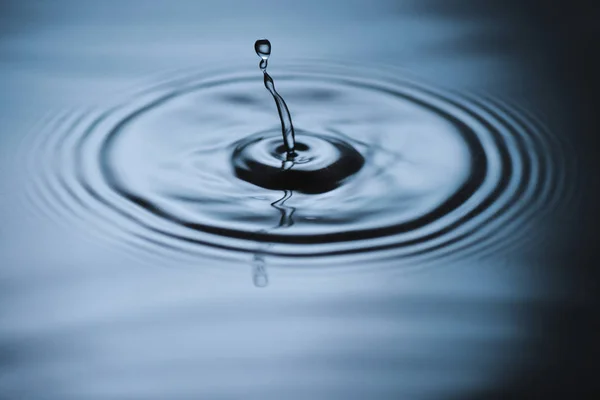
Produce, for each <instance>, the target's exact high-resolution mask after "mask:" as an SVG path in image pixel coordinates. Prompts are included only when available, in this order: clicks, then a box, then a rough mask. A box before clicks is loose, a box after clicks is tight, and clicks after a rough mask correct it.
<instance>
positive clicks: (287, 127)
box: [254, 39, 296, 160]
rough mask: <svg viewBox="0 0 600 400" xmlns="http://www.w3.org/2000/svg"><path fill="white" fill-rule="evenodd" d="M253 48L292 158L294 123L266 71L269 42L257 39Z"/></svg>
mask: <svg viewBox="0 0 600 400" xmlns="http://www.w3.org/2000/svg"><path fill="white" fill-rule="evenodd" d="M254 50H255V51H256V54H258V56H259V57H260V64H259V67H260V69H261V70H262V72H263V74H264V78H265V87H266V88H267V90H268V91H269V92H270V93H271V95H272V96H273V99H274V100H275V104H276V105H277V112H278V113H279V119H280V121H281V134H282V135H283V143H284V144H285V149H286V151H287V157H288V159H289V160H293V159H294V157H295V156H296V152H295V150H296V137H295V134H294V125H293V124H292V116H291V115H290V110H289V109H288V107H287V104H285V101H284V100H283V97H281V96H280V95H279V93H277V90H275V83H274V82H273V78H271V76H270V75H269V74H268V73H267V64H268V60H269V56H270V55H271V42H269V41H268V40H267V39H259V40H257V41H256V42H255V43H254Z"/></svg>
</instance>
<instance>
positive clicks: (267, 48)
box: [254, 39, 271, 60]
mask: <svg viewBox="0 0 600 400" xmlns="http://www.w3.org/2000/svg"><path fill="white" fill-rule="evenodd" d="M254 50H256V54H258V56H259V57H260V58H262V59H263V60H268V59H269V56H270V55H271V42H269V41H268V40H267V39H259V40H257V41H256V42H255V43H254Z"/></svg>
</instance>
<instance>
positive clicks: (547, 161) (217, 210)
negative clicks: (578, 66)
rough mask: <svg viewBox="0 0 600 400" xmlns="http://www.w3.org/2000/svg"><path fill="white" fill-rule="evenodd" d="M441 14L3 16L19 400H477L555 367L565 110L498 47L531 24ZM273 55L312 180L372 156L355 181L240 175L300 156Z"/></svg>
mask: <svg viewBox="0 0 600 400" xmlns="http://www.w3.org/2000/svg"><path fill="white" fill-rule="evenodd" d="M426 3H427V4H428V5H429V7H424V6H423V4H424V3H423V2H420V1H419V2H417V1H405V2H387V1H376V2H358V1H349V2H337V1H323V0H321V1H318V2H316V1H306V2H296V3H286V2H274V1H261V2H252V4H250V2H243V1H231V0H229V1H221V2H218V1H206V2H193V1H181V2H178V3H177V4H176V5H175V4H172V3H170V2H166V1H165V2H159V1H152V2H142V1H137V0H136V1H129V2H126V3H125V4H117V3H114V4H113V3H110V4H107V3H95V4H92V3H89V2H86V3H82V2H78V1H66V0H63V1H60V2H53V3H52V4H50V3H42V2H39V3H38V2H33V3H31V4H28V5H22V4H18V3H16V2H14V3H10V4H8V5H6V6H1V7H4V8H5V10H4V13H3V15H2V16H0V21H2V22H3V23H4V22H5V24H3V26H4V28H3V29H2V31H0V54H2V56H0V87H1V88H2V90H1V91H0V102H1V104H2V107H0V117H1V118H0V119H1V121H2V135H1V136H0V155H1V157H0V204H1V208H0V217H1V218H2V226H1V227H0V254H1V255H0V265H1V266H2V269H1V271H2V272H1V275H0V293H1V294H0V299H1V302H0V316H1V323H0V354H1V356H0V357H1V359H0V360H1V361H0V398H7V399H16V398H24V399H61V400H66V399H126V398H127V399H129V398H131V399H166V398H168V399H259V398H260V399H307V398H311V399H367V398H369V399H455V398H458V399H460V398H469V396H471V395H474V394H477V393H484V392H486V391H492V390H493V389H494V388H501V387H504V386H508V385H511V383H512V382H515V381H517V380H519V379H521V378H522V377H523V376H528V374H532V373H533V372H532V371H539V370H540V369H542V368H543V365H544V362H545V361H544V360H545V350H544V348H543V346H540V345H539V343H540V332H541V331H540V318H542V317H541V315H545V312H546V311H545V310H546V309H547V308H549V307H550V305H552V304H554V302H555V301H556V297H555V296H556V293H557V292H559V291H560V289H561V282H560V281H558V280H557V279H555V276H554V275H553V274H552V273H551V272H550V271H551V270H550V269H549V268H548V260H549V259H550V258H551V257H552V256H553V255H555V254H560V251H561V249H562V247H561V246H565V242H566V241H565V240H563V239H564V236H563V235H568V234H569V232H570V229H572V228H571V227H570V225H569V224H566V223H565V221H568V220H569V215H570V212H571V211H570V210H572V209H573V208H574V207H575V204H577V196H576V190H575V189H576V183H577V181H576V174H575V172H576V171H575V168H574V162H573V159H572V157H573V156H572V153H571V152H572V148H571V145H570V143H569V140H568V138H567V137H566V134H565V131H564V130H562V129H563V128H561V126H563V125H561V122H562V119H561V116H560V114H557V113H556V110H557V109H559V107H558V104H559V103H560V102H556V103H553V102H552V101H548V96H546V93H545V92H544V90H543V89H541V88H544V87H545V86H544V85H545V82H546V80H545V79H546V77H545V76H544V74H543V73H542V72H540V71H537V70H535V69H534V68H532V64H531V63H530V62H528V60H527V59H526V58H523V57H521V56H522V51H523V50H522V48H521V47H519V45H517V44H515V45H514V46H503V45H495V44H494V43H504V44H506V43H509V44H510V43H517V42H518V41H519V40H520V38H522V37H523V35H526V34H527V32H526V31H523V30H522V29H517V28H518V26H513V25H511V22H510V21H511V20H510V19H507V17H506V14H502V13H492V12H490V13H481V14H480V13H476V12H475V13H472V12H467V11H465V10H464V9H463V8H462V6H461V4H462V3H461V2H456V3H452V4H453V5H450V6H448V5H443V4H442V3H441V2H439V3H438V2H436V1H429V2H426ZM444 4H446V3H444ZM260 37H268V38H269V39H270V40H271V41H272V42H273V46H274V49H273V52H272V54H271V59H270V60H269V72H270V74H271V75H272V76H273V78H274V79H275V81H276V83H277V88H278V91H279V92H280V93H281V94H282V96H283V97H284V98H285V99H286V102H287V103H288V106H289V107H290V111H291V113H292V115H293V118H294V127H295V128H296V140H297V143H301V144H302V146H305V147H306V149H307V150H306V152H307V154H308V155H307V157H308V158H307V160H308V161H307V163H308V164H307V165H309V167H310V168H312V166H314V165H317V167H318V166H319V165H321V164H319V163H323V165H326V166H327V165H328V163H329V162H330V160H332V159H336V157H338V156H339V154H340V153H343V152H344V151H345V150H343V149H345V147H340V146H342V145H339V146H337V145H335V143H343V146H346V145H347V144H349V145H351V146H352V148H353V149H356V151H357V152H359V153H360V156H359V157H364V160H365V161H364V165H362V164H360V165H359V166H358V168H357V170H356V171H353V173H352V176H350V177H349V178H348V179H346V177H344V179H341V178H340V179H337V177H336V179H334V181H335V182H336V185H334V186H331V187H330V186H322V187H320V189H319V190H317V191H316V192H315V193H310V190H308V193H307V191H306V190H289V189H290V188H288V187H277V189H280V190H267V189H264V186H265V185H266V184H265V185H253V184H252V183H249V182H248V181H253V179H254V178H252V179H238V177H236V174H235V171H234V167H233V165H235V160H236V159H237V158H235V156H234V160H233V162H232V154H235V151H236V149H240V148H241V149H246V148H247V143H248V141H249V140H250V141H251V143H254V142H252V141H253V140H255V139H254V138H256V140H257V142H256V143H258V144H256V145H255V146H256V147H254V148H251V152H250V153H249V154H250V155H249V156H248V158H246V159H245V160H246V161H247V160H248V159H250V160H254V159H255V160H259V161H260V162H261V163H264V164H265V165H269V163H270V162H272V163H274V164H273V165H277V166H279V164H278V163H281V162H285V159H283V160H276V159H275V158H273V154H271V153H269V151H270V150H271V149H272V148H275V147H273V146H274V145H273V146H272V144H273V143H275V142H274V141H275V140H278V141H281V129H280V127H279V125H278V124H279V121H278V117H277V113H276V110H275V108H274V107H273V104H272V99H271V98H270V95H269V94H268V93H267V92H266V91H265V89H264V87H262V85H263V80H262V76H260V75H261V74H260V71H259V70H257V68H256V63H257V58H256V55H255V54H254V51H253V48H252V45H253V43H254V41H255V40H256V39H257V38H260ZM473 92H475V93H476V94H472V93H473ZM271 142H273V143H271ZM261 143H262V144H261ZM279 143H280V144H282V143H283V142H282V141H281V142H279ZM312 143H317V145H316V146H314V145H312ZM323 143H328V144H329V146H330V147H327V146H326V145H323ZM331 143H333V145H332V144H331ZM311 145H312V147H311ZM303 148H304V147H303ZM316 148H318V151H317V150H315V149H316ZM340 149H342V150H340ZM300 161H301V160H300V159H299V160H296V162H297V164H298V166H297V170H300V171H302V168H304V167H302V164H301V162H300ZM353 165H355V164H353ZM306 168H308V167H306ZM328 182H329V181H328ZM269 184H270V183H269ZM278 184H279V183H278ZM261 186H263V187H261ZM309 186H310V187H314V182H313V181H312V180H310V184H309ZM306 187H308V186H303V188H306ZM321 189H322V190H321Z"/></svg>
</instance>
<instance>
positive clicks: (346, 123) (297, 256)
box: [27, 65, 571, 263]
mask: <svg viewBox="0 0 600 400" xmlns="http://www.w3.org/2000/svg"><path fill="white" fill-rule="evenodd" d="M278 70H279V71H282V72H283V73H282V74H278V76H277V77H276V78H277V82H278V87H279V90H280V92H281V93H282V95H284V96H285V99H286V101H287V102H288V104H289V105H290V109H291V110H292V112H293V114H294V122H295V126H296V127H297V132H296V139H297V142H298V143H299V144H298V146H299V147H298V148H299V149H300V151H304V153H305V154H304V156H303V157H304V158H302V157H301V158H299V159H298V160H297V163H296V164H297V165H294V166H293V167H292V171H295V172H294V173H299V174H301V176H302V179H305V180H304V181H303V182H304V183H303V184H302V185H303V186H302V185H301V186H300V187H289V186H287V185H288V183H287V182H288V181H287V180H286V179H282V178H281V177H278V175H277V173H278V171H280V170H281V168H282V165H283V164H282V163H285V159H284V158H281V157H283V156H282V154H283V147H281V145H282V144H281V133H280V132H281V129H280V127H279V126H278V120H277V116H276V114H275V113H274V109H273V104H272V99H271V98H270V97H269V96H268V94H267V93H265V91H264V88H263V87H262V80H261V79H260V77H257V74H256V73H255V71H254V69H253V68H248V72H247V73H236V72H232V73H223V74H196V75H194V74H190V75H186V76H183V77H177V78H169V79H165V80H163V81H161V82H159V83H156V84H154V85H153V86H151V87H150V88H149V89H145V90H143V91H140V92H137V93H136V94H135V95H134V96H132V98H130V99H126V100H125V101H123V102H122V103H121V104H117V105H115V106H114V107H113V108H110V109H107V110H98V111H93V112H85V113H70V114H64V115H57V116H56V117H55V118H54V120H53V121H51V122H49V123H48V124H47V125H45V127H44V129H43V130H42V131H41V132H37V133H36V134H35V142H34V143H33V144H32V145H31V144H30V145H29V146H28V150H27V151H28V154H27V159H28V162H29V166H28V168H29V171H30V173H31V175H32V180H31V181H32V185H31V188H32V190H33V191H32V192H31V193H30V196H29V198H30V199H31V201H33V202H35V203H36V205H37V206H38V207H40V208H41V209H42V210H45V211H50V210H51V211H52V213H51V214H52V215H55V216H58V217H60V219H61V220H65V218H64V217H65V216H72V217H76V219H79V220H80V221H82V222H83V223H84V224H85V226H86V227H87V228H89V227H90V226H92V227H94V228H97V230H98V231H99V232H101V233H102V235H103V236H104V237H107V238H112V239H115V240H116V241H117V242H118V243H120V244H121V245H123V246H125V247H126V248H127V249H130V250H136V251H137V250H141V251H143V252H145V253H153V254H156V255H159V256H164V257H170V258H171V257H186V258H187V257H192V259H193V258H195V257H199V256H211V257H218V258H226V259H229V258H240V257H242V258H245V259H247V258H248V255H249V254H252V253H255V252H257V251H258V250H259V251H260V252H261V254H262V255H269V256H272V257H280V258H283V259H285V260H288V261H289V260H301V262H303V263H305V262H306V260H307V258H311V259H313V260H315V259H322V260H327V263H332V262H333V261H335V260H341V261H343V262H347V260H360V261H364V260H380V259H388V258H394V259H397V260H407V261H410V262H416V261H418V260H426V259H428V260H431V259H439V258H440V257H450V256H452V257H463V256H467V255H474V254H482V253H484V252H486V251H490V249H492V248H495V247H497V246H507V245H511V243H512V242H514V241H517V240H518V239H519V238H520V237H522V236H523V235H525V234H527V229H524V228H527V227H528V226H530V225H531V221H532V218H534V217H536V216H541V215H543V214H544V213H543V211H544V210H546V211H547V210H552V209H553V207H555V206H556V205H557V204H558V203H559V201H560V200H561V199H564V198H565V197H566V196H568V194H569V187H568V186H569V185H567V184H566V175H567V173H568V171H569V170H570V168H571V167H570V166H569V165H568V164H569V163H568V159H567V158H566V156H565V155H564V153H563V151H562V150H563V149H564V146H562V145H559V144H557V143H555V141H556V138H554V137H552V136H551V135H549V134H548V133H547V132H546V131H545V130H544V129H542V128H541V127H540V125H539V124H538V123H537V122H536V121H535V120H534V119H533V118H531V117H529V116H526V115H525V114H524V113H517V112H515V111H514V109H513V108H511V107H508V106H506V105H504V104H501V103H499V102H497V101H491V100H489V99H483V98H474V97H470V96H469V97H467V96H464V95H457V94H454V93H450V92H445V91H442V90H437V89H434V88H431V87H428V86H426V85H424V84H421V83H417V82H413V81H412V80H408V79H405V78H404V77H403V76H402V75H401V74H399V73H397V72H390V71H386V72H382V71H374V70H363V69H359V68H353V67H347V66H343V67H342V66H332V65H323V66H321V67H320V68H318V67H315V66H314V65H312V66H308V65H288V66H278ZM278 135H279V136H278ZM344 157H346V158H344ZM332 160H334V161H335V162H332ZM340 160H341V161H340ZM303 161H304V162H305V164H306V166H303ZM338 161H339V162H338ZM252 163H255V164H258V165H262V166H266V167H265V168H271V167H272V168H273V169H272V170H270V169H269V170H265V171H262V172H261V173H259V174H258V175H256V168H253V167H248V166H249V165H252ZM336 163H337V164H336ZM331 165H334V166H335V167H334V168H330V167H331ZM248 171H253V172H252V173H253V174H255V175H253V176H248V175H247V173H248ZM271 172H274V175H270V174H271ZM263 173H264V174H263ZM324 173H329V174H330V175H329V177H328V178H327V179H325V180H324V181H325V183H327V185H322V186H319V181H318V180H319V177H321V176H323V174H324ZM245 174H246V175H245ZM263 175H264V176H269V177H270V178H269V179H267V180H261V177H262V176H263ZM332 182H333V184H331V183H332ZM311 188H317V189H316V190H313V189H311ZM67 220H68V219H67ZM68 221H70V220H68ZM302 260H304V261H302Z"/></svg>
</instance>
